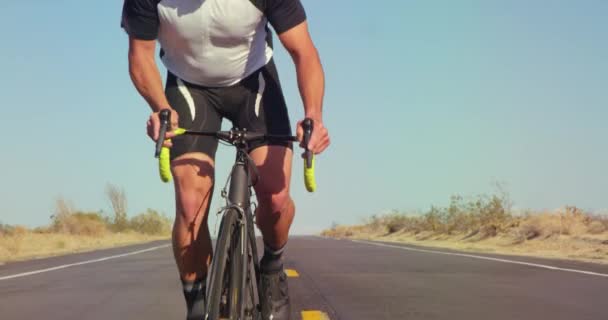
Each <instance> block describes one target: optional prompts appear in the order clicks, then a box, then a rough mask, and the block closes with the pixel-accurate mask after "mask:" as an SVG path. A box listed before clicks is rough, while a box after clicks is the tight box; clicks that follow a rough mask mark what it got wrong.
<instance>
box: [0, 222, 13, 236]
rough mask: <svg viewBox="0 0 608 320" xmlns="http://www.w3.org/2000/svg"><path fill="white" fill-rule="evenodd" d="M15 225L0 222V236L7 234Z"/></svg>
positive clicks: (9, 233) (11, 231) (10, 232)
mask: <svg viewBox="0 0 608 320" xmlns="http://www.w3.org/2000/svg"><path fill="white" fill-rule="evenodd" d="M14 228H15V227H13V226H11V225H8V224H3V223H0V236H9V235H11V234H12V233H13V230H14Z"/></svg>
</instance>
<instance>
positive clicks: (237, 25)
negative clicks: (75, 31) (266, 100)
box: [121, 0, 306, 87]
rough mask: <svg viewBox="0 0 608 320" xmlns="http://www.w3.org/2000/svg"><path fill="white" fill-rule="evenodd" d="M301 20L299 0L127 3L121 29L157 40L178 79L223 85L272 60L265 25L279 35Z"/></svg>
mask: <svg viewBox="0 0 608 320" xmlns="http://www.w3.org/2000/svg"><path fill="white" fill-rule="evenodd" d="M305 20H306V14H305V12H304V9H303V8H302V4H301V3H300V1H299V0H125V2H124V6H123V14H122V22H121V26H122V27H123V28H124V29H125V31H126V32H127V33H128V34H129V35H130V36H132V37H134V38H137V39H142V40H154V39H157V40H158V42H159V43H160V45H161V59H162V61H163V63H164V65H165V67H166V68H167V70H169V71H170V72H171V73H173V74H175V75H176V76H177V77H179V78H181V79H183V80H185V81H187V82H191V83H194V84H198V85H203V86H210V87H225V86H230V85H234V84H236V83H238V82H239V81H241V80H242V79H244V78H246V77H247V76H249V75H250V74H252V73H253V72H255V71H256V70H258V69H260V68H261V67H263V66H265V65H266V64H267V63H268V62H269V61H270V59H271V58H272V54H273V53H272V41H271V39H272V35H271V33H270V30H269V28H268V23H270V25H272V27H273V28H274V29H275V31H276V32H277V33H279V34H280V33H282V32H284V31H287V30H289V29H291V28H292V27H294V26H296V25H298V24H300V23H302V22H304V21H305Z"/></svg>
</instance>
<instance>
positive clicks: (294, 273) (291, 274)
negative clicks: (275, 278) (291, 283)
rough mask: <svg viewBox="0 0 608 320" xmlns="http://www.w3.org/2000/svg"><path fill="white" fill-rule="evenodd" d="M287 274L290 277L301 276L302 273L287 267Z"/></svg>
mask: <svg viewBox="0 0 608 320" xmlns="http://www.w3.org/2000/svg"><path fill="white" fill-rule="evenodd" d="M285 274H286V275H287V276H288V277H289V278H297V277H299V276H300V274H299V273H298V272H297V271H296V270H294V269H285Z"/></svg>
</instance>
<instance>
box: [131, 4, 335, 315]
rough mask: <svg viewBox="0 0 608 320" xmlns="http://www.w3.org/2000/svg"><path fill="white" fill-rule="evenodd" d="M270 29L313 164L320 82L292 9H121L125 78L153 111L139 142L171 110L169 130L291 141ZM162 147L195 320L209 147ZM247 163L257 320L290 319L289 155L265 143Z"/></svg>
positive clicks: (184, 140) (199, 310) (177, 247)
mask: <svg viewBox="0 0 608 320" xmlns="http://www.w3.org/2000/svg"><path fill="white" fill-rule="evenodd" d="M269 24H270V25H271V26H272V27H273V28H274V30H275V32H276V33H277V34H278V38H279V39H280V41H281V43H282V44H283V46H284V47H285V48H286V49H287V51H288V52H289V53H290V55H291V57H292V58H293V61H294V64H295V67H296V73H297V78H298V87H299V89H300V94H301V97H302V101H303V104H304V109H305V116H306V117H307V118H311V119H312V120H313V121H314V123H313V125H314V130H313V133H312V136H311V139H310V142H309V145H308V148H309V149H310V150H311V151H312V152H313V153H315V154H319V153H321V152H322V151H323V150H325V149H326V148H327V147H328V145H329V135H328V132H327V130H326V128H325V127H324V125H323V119H322V103H323V92H324V75H323V69H322V66H321V63H320V59H319V56H318V53H317V50H316V48H315V47H314V44H313V42H312V40H311V38H310V35H309V32H308V26H307V22H306V14H305V12H304V8H303V7H302V4H301V3H300V0H125V2H124V6H123V12H122V22H121V26H122V27H123V29H124V30H125V31H126V32H127V34H128V35H129V55H128V56H129V73H130V76H131V79H132V81H133V84H134V85H135V87H136V89H137V91H138V92H139V93H140V94H141V95H142V97H143V98H144V99H145V100H146V101H147V102H148V104H149V105H150V107H151V108H152V115H151V116H150V118H149V120H148V122H147V130H148V135H149V136H150V137H151V138H152V139H153V140H155V141H156V140H157V139H158V138H159V137H158V135H159V127H160V121H159V116H158V113H159V111H160V110H162V109H169V110H171V121H172V123H171V126H172V127H173V128H177V127H178V126H179V127H181V128H188V129H192V130H201V131H216V130H219V129H220V127H221V121H222V119H223V118H228V119H229V120H230V121H231V122H232V124H233V125H234V126H235V127H238V128H242V129H247V130H249V131H256V132H262V133H268V134H277V135H290V134H291V126H290V121H289V117H288V112H287V107H286V104H285V99H284V97H283V93H282V90H281V86H280V83H279V78H278V74H277V70H276V68H275V64H274V61H273V58H272V57H273V50H272V35H271V31H270V29H269V28H268V25H269ZM156 41H158V42H159V43H160V45H161V52H160V56H161V60H162V62H163V64H164V66H165V67H166V69H167V71H168V72H167V80H166V84H165V88H164V90H163V87H162V80H161V76H160V72H159V69H158V66H157V65H156V62H155V49H156ZM300 122H301V121H300ZM300 122H298V126H297V136H298V139H299V140H300V142H301V141H302V128H301V126H300ZM166 137H167V138H173V135H172V134H171V133H168V134H167V135H166ZM165 145H166V146H169V147H172V151H171V170H172V173H173V176H174V178H175V180H174V181H175V182H174V185H175V199H176V215H175V224H174V226H173V234H172V242H173V253H174V257H175V261H176V264H177V267H178V270H179V273H180V278H181V281H182V283H183V291H184V296H185V300H186V305H187V309H188V319H202V317H203V315H204V312H205V310H204V308H205V302H204V301H205V297H204V294H205V285H206V284H205V279H206V274H207V267H208V264H209V262H210V260H211V254H212V246H211V237H210V234H209V229H208V226H207V217H208V212H209V204H210V199H211V196H212V193H213V185H214V158H215V152H216V149H217V140H215V139H214V138H212V137H201V136H179V137H174V138H173V139H172V140H171V141H167V142H165ZM249 153H250V156H251V158H252V159H253V161H254V163H255V164H256V166H257V168H258V170H259V177H260V179H259V181H258V183H257V184H256V185H255V186H254V188H255V193H256V196H257V201H258V208H257V210H256V222H257V225H258V228H259V229H260V231H261V233H262V236H263V240H264V255H263V257H262V259H261V262H260V267H261V300H262V301H261V304H262V314H263V319H265V320H267V319H273V320H283V319H289V312H290V310H289V308H290V307H289V296H288V291H287V282H286V277H285V273H284V272H283V262H282V254H283V251H284V248H285V245H286V243H287V240H288V233H289V228H290V226H291V223H292V221H293V217H294V213H295V206H294V203H293V200H292V199H291V196H290V194H289V185H290V179H291V163H292V156H293V150H292V146H291V145H290V144H287V143H277V142H274V143H273V142H266V143H264V144H256V145H251V146H250V150H249Z"/></svg>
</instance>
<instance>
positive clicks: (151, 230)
mask: <svg viewBox="0 0 608 320" xmlns="http://www.w3.org/2000/svg"><path fill="white" fill-rule="evenodd" d="M128 226H129V229H131V230H133V231H136V232H140V233H143V234H149V235H164V234H169V233H170V232H171V220H170V219H169V218H167V217H166V216H164V215H162V214H160V213H158V212H157V211H155V210H152V209H148V210H147V211H146V212H145V213H141V214H139V215H137V216H135V217H133V218H131V220H130V221H129V224H128Z"/></svg>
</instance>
